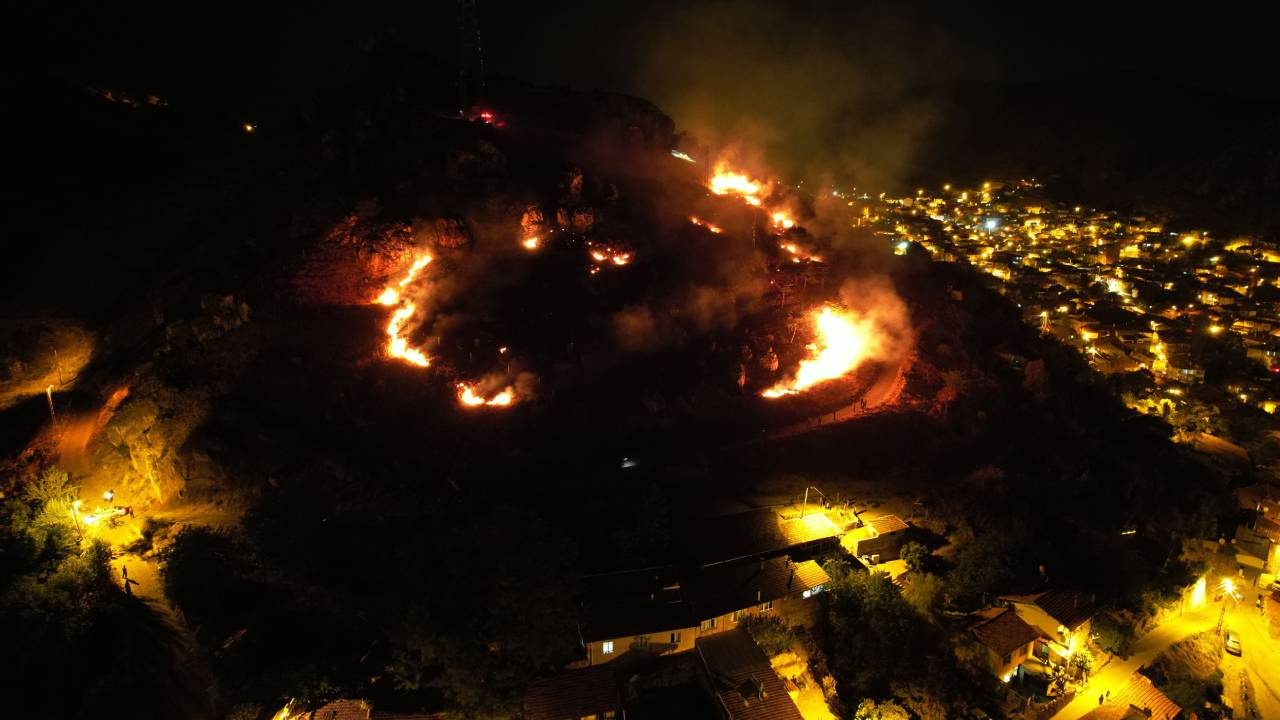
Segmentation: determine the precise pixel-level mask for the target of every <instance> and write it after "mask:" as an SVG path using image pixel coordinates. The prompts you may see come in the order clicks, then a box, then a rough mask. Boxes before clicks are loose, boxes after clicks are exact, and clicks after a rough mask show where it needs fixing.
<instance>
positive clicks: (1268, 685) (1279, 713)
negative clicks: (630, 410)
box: [1222, 588, 1280, 718]
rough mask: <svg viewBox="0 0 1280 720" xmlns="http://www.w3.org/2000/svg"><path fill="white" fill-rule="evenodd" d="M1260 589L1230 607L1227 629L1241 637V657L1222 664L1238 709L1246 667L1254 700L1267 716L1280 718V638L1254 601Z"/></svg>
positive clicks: (1227, 684) (1226, 683)
mask: <svg viewBox="0 0 1280 720" xmlns="http://www.w3.org/2000/svg"><path fill="white" fill-rule="evenodd" d="M1257 592H1258V591H1257V590H1256V589H1253V588H1248V589H1246V590H1244V600H1243V602H1241V603H1239V605H1237V606H1235V607H1232V608H1229V609H1228V610H1227V628H1228V629H1230V630H1233V631H1235V633H1236V634H1237V635H1238V636H1239V637H1240V649H1241V654H1240V657H1235V656H1233V655H1226V656H1225V658H1224V660H1223V663H1222V671H1223V673H1224V674H1225V677H1224V679H1223V683H1224V684H1225V685H1226V689H1227V696H1228V697H1230V698H1232V700H1233V702H1234V703H1235V705H1236V708H1237V709H1240V705H1239V703H1238V702H1236V701H1237V698H1238V697H1239V695H1240V688H1239V685H1240V679H1239V677H1240V670H1242V669H1243V670H1245V671H1246V672H1247V673H1248V675H1249V680H1250V681H1251V683H1252V685H1253V695H1254V701H1255V702H1256V703H1257V704H1258V710H1259V711H1260V712H1261V716H1262V717H1264V718H1280V638H1273V637H1270V636H1269V635H1268V633H1267V619H1266V617H1264V616H1263V615H1262V614H1261V613H1259V612H1258V610H1257V608H1256V607H1254V601H1255V600H1256V598H1257Z"/></svg>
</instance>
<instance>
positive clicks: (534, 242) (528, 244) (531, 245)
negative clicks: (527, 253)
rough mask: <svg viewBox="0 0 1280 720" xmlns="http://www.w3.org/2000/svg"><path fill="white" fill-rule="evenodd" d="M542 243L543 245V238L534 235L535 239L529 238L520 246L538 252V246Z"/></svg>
mask: <svg viewBox="0 0 1280 720" xmlns="http://www.w3.org/2000/svg"><path fill="white" fill-rule="evenodd" d="M541 243H542V238H539V237H538V236H537V235H534V236H533V237H527V238H525V239H524V240H521V241H520V244H521V245H523V246H524V249H525V250H537V249H538V246H539V245H540V244H541Z"/></svg>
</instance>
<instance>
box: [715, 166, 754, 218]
mask: <svg viewBox="0 0 1280 720" xmlns="http://www.w3.org/2000/svg"><path fill="white" fill-rule="evenodd" d="M707 187H708V188H709V189H710V190H711V192H713V193H715V194H716V195H737V196H738V197H740V198H742V199H743V200H745V201H746V202H747V204H748V205H754V206H756V207H759V206H760V191H761V190H763V189H764V185H763V184H762V183H760V181H758V180H752V179H751V178H750V177H747V175H746V174H744V173H740V172H734V171H733V170H730V169H729V167H728V165H726V164H725V163H723V162H720V163H717V164H716V171H715V174H714V175H712V176H711V182H710V183H708V184H707Z"/></svg>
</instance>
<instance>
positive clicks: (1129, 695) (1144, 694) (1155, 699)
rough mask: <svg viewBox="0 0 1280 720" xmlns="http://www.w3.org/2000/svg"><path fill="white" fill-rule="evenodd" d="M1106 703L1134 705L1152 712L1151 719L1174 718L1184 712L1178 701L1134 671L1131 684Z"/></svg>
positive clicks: (1124, 705) (1168, 719) (1130, 679)
mask: <svg viewBox="0 0 1280 720" xmlns="http://www.w3.org/2000/svg"><path fill="white" fill-rule="evenodd" d="M1106 704H1107V705H1113V706H1117V707H1121V708H1128V707H1134V708H1137V709H1139V710H1143V711H1146V712H1150V713H1151V714H1150V715H1149V717H1150V718H1151V720H1173V718H1176V717H1177V716H1178V713H1180V712H1182V708H1181V707H1179V705H1178V704H1177V703H1175V702H1174V701H1172V700H1170V699H1169V696H1168V695H1165V694H1164V693H1162V692H1160V691H1159V690H1158V689H1156V686H1155V685H1152V684H1151V681H1150V680H1148V679H1147V678H1146V676H1145V675H1142V674H1141V673H1134V674H1133V677H1131V678H1129V684H1127V685H1125V686H1124V687H1123V688H1121V690H1120V692H1118V693H1116V694H1115V695H1113V696H1111V699H1110V700H1109V701H1107V703H1106Z"/></svg>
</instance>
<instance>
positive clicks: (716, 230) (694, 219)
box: [689, 215, 724, 235]
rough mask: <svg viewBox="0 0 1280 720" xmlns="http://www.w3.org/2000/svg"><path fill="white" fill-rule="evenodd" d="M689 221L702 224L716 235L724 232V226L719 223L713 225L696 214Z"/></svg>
mask: <svg viewBox="0 0 1280 720" xmlns="http://www.w3.org/2000/svg"><path fill="white" fill-rule="evenodd" d="M689 222H691V223H693V224H694V225H701V226H702V227H704V228H706V229H708V230H710V231H711V232H713V233H715V234H716V235H719V234H720V233H722V232H724V228H722V227H720V226H719V225H713V224H712V223H709V222H707V221H706V220H703V219H702V218H699V217H698V216H696V215H695V216H693V217H690V218H689Z"/></svg>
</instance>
